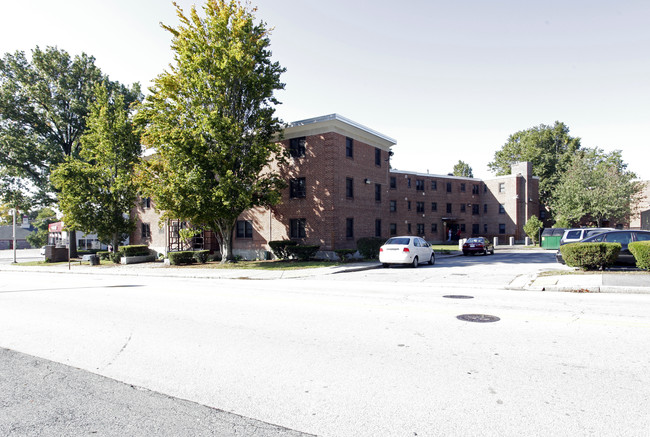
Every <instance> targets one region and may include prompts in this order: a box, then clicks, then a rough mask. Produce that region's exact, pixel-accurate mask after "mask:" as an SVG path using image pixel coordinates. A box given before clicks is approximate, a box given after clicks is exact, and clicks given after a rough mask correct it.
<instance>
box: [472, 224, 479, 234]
mask: <svg viewBox="0 0 650 437" xmlns="http://www.w3.org/2000/svg"><path fill="white" fill-rule="evenodd" d="M478 230H479V227H478V223H474V224H473V225H472V234H474V235H476V234H478Z"/></svg>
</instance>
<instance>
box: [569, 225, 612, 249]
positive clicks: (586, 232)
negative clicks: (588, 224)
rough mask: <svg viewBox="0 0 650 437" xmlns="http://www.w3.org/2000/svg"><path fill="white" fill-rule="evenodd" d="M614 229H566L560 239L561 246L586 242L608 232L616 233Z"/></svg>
mask: <svg viewBox="0 0 650 437" xmlns="http://www.w3.org/2000/svg"><path fill="white" fill-rule="evenodd" d="M614 230H615V229H614V228H573V229H566V230H565V231H564V234H563V235H562V238H561V239H560V246H561V245H563V244H567V243H575V242H576V241H580V240H584V239H585V238H587V237H591V236H592V235H597V234H602V233H603V232H607V231H614Z"/></svg>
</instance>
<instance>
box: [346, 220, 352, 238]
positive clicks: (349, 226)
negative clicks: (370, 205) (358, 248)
mask: <svg viewBox="0 0 650 437" xmlns="http://www.w3.org/2000/svg"><path fill="white" fill-rule="evenodd" d="M345 237H346V238H354V219H353V218H347V219H345Z"/></svg>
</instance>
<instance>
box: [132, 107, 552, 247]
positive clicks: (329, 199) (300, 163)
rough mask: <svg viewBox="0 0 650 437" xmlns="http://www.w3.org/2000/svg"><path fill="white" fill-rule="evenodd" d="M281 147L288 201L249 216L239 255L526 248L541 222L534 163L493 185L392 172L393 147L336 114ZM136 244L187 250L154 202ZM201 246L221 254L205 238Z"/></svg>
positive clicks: (143, 208) (292, 134)
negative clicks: (398, 241) (488, 241)
mask: <svg viewBox="0 0 650 437" xmlns="http://www.w3.org/2000/svg"><path fill="white" fill-rule="evenodd" d="M282 144H283V145H284V146H285V147H286V148H287V149H288V150H289V154H290V158H289V164H288V165H287V166H286V167H285V168H282V169H281V171H282V173H283V174H284V176H285V177H286V180H287V181H288V185H289V186H288V188H287V189H285V190H284V192H283V193H282V202H281V203H280V204H278V205H276V206H275V207H273V208H253V209H251V210H249V211H246V212H244V213H243V214H242V215H241V216H240V217H239V220H238V222H237V227H236V230H235V235H234V251H235V254H239V255H241V256H243V257H244V258H245V259H255V258H264V256H265V254H266V252H267V251H268V250H269V246H268V242H269V241H273V240H282V239H292V240H296V241H298V242H299V243H300V244H317V245H320V246H321V250H322V251H324V252H325V253H326V252H327V251H332V250H334V249H346V248H355V247H356V241H357V240H358V239H359V238H361V237H375V236H377V237H384V238H386V237H389V236H391V235H404V234H413V235H421V236H422V237H424V238H425V239H426V240H427V241H430V242H442V241H446V240H448V239H449V235H450V232H451V235H452V239H457V238H458V237H460V238H467V237H470V236H473V235H482V236H487V237H494V236H498V237H499V238H500V240H501V241H502V242H506V241H507V239H508V238H509V237H514V238H515V240H518V241H520V240H523V239H524V237H525V233H524V231H523V226H524V224H525V223H526V221H527V220H528V218H530V217H531V216H533V215H539V196H538V188H539V180H538V178H537V177H535V176H533V175H532V166H531V164H530V163H520V164H517V165H515V166H513V168H512V174H511V175H509V176H501V177H496V178H493V179H489V180H481V179H476V178H464V177H455V176H449V175H434V174H428V173H427V174H422V173H414V172H408V171H400V170H394V169H391V168H390V157H391V155H392V152H391V150H390V149H391V147H392V146H393V145H395V144H396V142H395V140H393V139H392V138H390V137H387V136H385V135H383V134H381V133H379V132H376V131H374V130H372V129H369V128H367V127H364V126H362V125H360V124H358V123H355V122H354V121H352V120H349V119H347V118H344V117H342V116H340V115H337V114H332V115H327V116H323V117H317V118H311V119H307V120H302V121H297V122H294V123H292V124H290V125H289V126H288V127H287V128H286V129H285V131H284V140H283V141H282ZM134 213H135V214H136V215H137V219H138V228H137V231H136V232H135V233H134V234H133V235H132V236H131V241H132V242H133V244H148V245H149V246H150V247H151V248H152V249H155V250H157V251H159V252H164V253H166V252H167V251H170V250H181V249H183V248H184V247H183V244H182V242H181V241H180V240H179V238H178V229H179V228H180V227H183V226H185V224H183V223H178V222H173V221H169V222H165V223H162V224H161V225H160V226H159V224H158V219H159V215H158V213H157V212H156V211H155V210H154V209H153V208H152V205H151V203H150V201H149V200H148V199H144V200H143V201H142V202H141V204H139V205H138V207H137V208H136V209H135V211H134ZM193 245H194V246H195V247H196V248H198V247H202V248H205V249H210V250H218V245H217V243H216V239H215V238H214V236H213V235H211V233H209V232H205V233H203V234H201V235H199V236H197V238H196V239H195V241H194V243H193Z"/></svg>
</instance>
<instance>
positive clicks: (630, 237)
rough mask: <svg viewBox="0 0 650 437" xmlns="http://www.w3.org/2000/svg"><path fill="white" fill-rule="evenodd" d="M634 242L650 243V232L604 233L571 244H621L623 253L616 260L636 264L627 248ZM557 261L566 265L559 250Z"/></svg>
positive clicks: (556, 256)
mask: <svg viewBox="0 0 650 437" xmlns="http://www.w3.org/2000/svg"><path fill="white" fill-rule="evenodd" d="M633 241H650V231H609V232H603V233H602V234H598V235H592V236H591V237H587V238H585V239H584V240H580V241H578V242H577V243H570V244H580V243H620V244H621V251H620V252H619V253H618V257H617V258H616V263H617V264H632V265H635V264H636V260H635V259H634V255H632V252H630V249H629V248H628V247H627V246H628V244H630V243H631V242H633ZM555 259H556V260H557V262H559V263H562V264H564V260H563V259H562V253H561V252H560V251H559V250H558V251H557V253H556V254H555Z"/></svg>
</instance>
